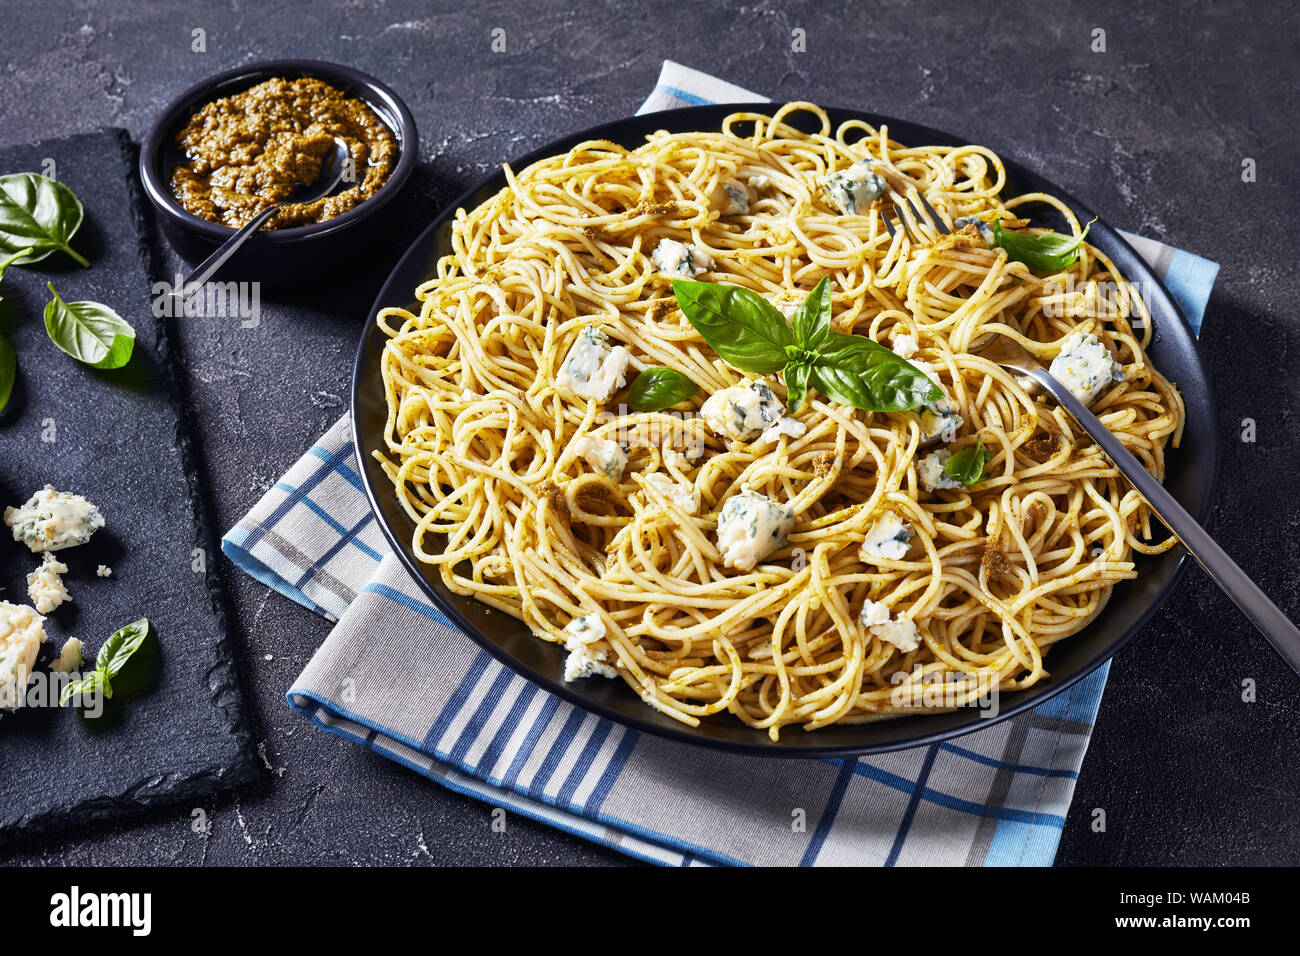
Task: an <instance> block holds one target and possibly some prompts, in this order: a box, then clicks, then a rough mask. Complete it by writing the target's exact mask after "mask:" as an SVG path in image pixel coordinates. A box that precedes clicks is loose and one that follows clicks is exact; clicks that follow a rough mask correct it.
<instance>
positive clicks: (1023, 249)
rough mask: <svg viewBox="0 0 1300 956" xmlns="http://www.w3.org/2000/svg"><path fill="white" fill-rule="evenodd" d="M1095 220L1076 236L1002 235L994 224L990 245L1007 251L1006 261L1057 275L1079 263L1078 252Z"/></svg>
mask: <svg viewBox="0 0 1300 956" xmlns="http://www.w3.org/2000/svg"><path fill="white" fill-rule="evenodd" d="M1096 221H1097V220H1096V219H1091V220H1089V221H1088V224H1087V225H1086V226H1084V227H1083V232H1081V233H1079V235H1077V236H1066V235H1062V234H1061V233H1059V232H1045V233H1043V234H1041V235H1038V236H1029V235H1025V234H1024V233H1019V232H1004V231H1003V229H1002V220H1001V219H994V220H993V245H995V246H997V247H998V248H1000V249H1005V250H1006V251H1007V258H1008V259H1014V260H1015V261H1016V262H1023V263H1024V264H1025V265H1027V266H1029V268H1031V269H1033V270H1034V271H1035V272H1059V271H1060V270H1062V269H1064V268H1065V267H1066V266H1068V265H1072V264H1074V263H1075V262H1077V261H1078V259H1079V250H1080V248H1081V247H1082V246H1083V240H1084V238H1085V237H1086V236H1087V235H1088V230H1089V229H1091V228H1092V224H1093V223H1094V222H1096Z"/></svg>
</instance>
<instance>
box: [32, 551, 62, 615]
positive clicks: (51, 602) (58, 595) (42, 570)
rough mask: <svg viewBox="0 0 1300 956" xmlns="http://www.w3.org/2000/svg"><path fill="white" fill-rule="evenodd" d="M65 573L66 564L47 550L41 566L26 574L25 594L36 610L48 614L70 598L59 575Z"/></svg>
mask: <svg viewBox="0 0 1300 956" xmlns="http://www.w3.org/2000/svg"><path fill="white" fill-rule="evenodd" d="M67 573H68V566H67V565H66V564H64V563H63V562H62V561H60V560H59V559H58V558H56V557H55V556H54V555H52V554H50V552H48V551H47V552H45V558H44V559H43V560H42V561H41V566H40V567H39V568H37V569H36V570H35V571H33V572H32V573H31V574H29V575H27V596H28V597H29V598H31V601H32V604H33V605H35V607H36V610H37V611H38V612H40V613H41V614H49V613H50V612H51V611H53V610H54V609H55V608H57V607H58V606H59V605H60V604H62V603H63V602H64V601H68V600H71V598H70V597H69V596H68V588H67V586H66V585H65V584H64V583H63V578H61V577H60V576H59V575H62V574H67Z"/></svg>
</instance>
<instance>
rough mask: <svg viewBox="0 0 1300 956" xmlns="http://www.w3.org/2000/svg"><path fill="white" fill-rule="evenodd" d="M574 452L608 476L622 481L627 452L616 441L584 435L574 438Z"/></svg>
mask: <svg viewBox="0 0 1300 956" xmlns="http://www.w3.org/2000/svg"><path fill="white" fill-rule="evenodd" d="M573 452H574V454H576V455H581V456H582V457H583V458H585V459H587V464H589V465H591V467H592V468H594V469H595V470H596V471H598V472H600V473H601V474H602V475H604V476H605V477H607V478H613V479H614V480H615V481H621V480H622V478H623V469H624V468H626V467H627V452H626V451H624V450H623V446H622V445H620V444H619V443H618V442H616V441H609V440H608V439H605V438H594V437H592V436H591V435H582V436H581V437H579V438H576V439H574V442H573Z"/></svg>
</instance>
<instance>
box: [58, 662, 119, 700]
mask: <svg viewBox="0 0 1300 956" xmlns="http://www.w3.org/2000/svg"><path fill="white" fill-rule="evenodd" d="M100 689H103V690H104V691H105V696H106V697H112V696H113V691H112V688H110V687H106V686H105V681H104V672H103V671H99V670H94V671H91V672H90V675H89V676H88V677H83V678H81V679H80V680H73V681H68V683H66V684H64V685H63V690H62V692H60V694H59V704H60V705H63V704H66V703H67V702H68V701H70V700H72V698H74V697H78V696H80V695H82V694H85V695H87V696H89V695H91V694H94V693H95V692H96V691H98V690H100Z"/></svg>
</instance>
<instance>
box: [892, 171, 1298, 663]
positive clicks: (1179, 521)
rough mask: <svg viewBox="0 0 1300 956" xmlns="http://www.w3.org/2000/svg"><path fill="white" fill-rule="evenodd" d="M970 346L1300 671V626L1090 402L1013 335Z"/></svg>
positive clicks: (932, 222) (936, 221)
mask: <svg viewBox="0 0 1300 956" xmlns="http://www.w3.org/2000/svg"><path fill="white" fill-rule="evenodd" d="M885 180H886V182H888V183H889V185H890V187H891V188H892V189H893V191H894V192H895V193H896V194H897V196H898V197H901V198H902V199H903V200H904V201H905V202H906V203H907V205H908V208H909V210H910V211H911V213H912V217H913V222H914V223H916V224H917V229H916V232H918V233H919V232H920V228H919V225H920V224H924V225H926V226H929V227H931V228H933V229H935V230H936V231H937V232H939V233H940V234H941V235H948V234H949V233H951V232H952V230H951V229H950V228H949V227H948V225H947V224H946V223H945V222H944V221H943V219H942V218H941V217H940V216H939V215H938V214H937V213H936V212H935V211H934V208H933V207H932V206H931V205H930V204H929V203H928V202H927V201H926V199H925V197H924V196H922V195H921V194H920V192H919V191H918V190H917V189H916V186H915V185H914V184H911V183H907V182H905V181H902V180H903V177H901V176H899V175H898V174H897V173H894V172H893V171H892V170H886V171H885ZM909 193H910V194H911V195H915V196H916V197H917V198H918V199H920V201H921V205H922V206H924V207H925V210H926V212H928V213H929V214H930V218H929V220H928V221H927V220H925V219H923V218H922V216H921V213H920V212H919V211H918V210H917V208H916V205H915V204H914V203H913V202H912V200H911V195H909ZM892 202H893V204H894V209H895V211H896V212H897V213H898V218H899V222H900V223H901V225H902V228H903V229H905V230H907V234H908V235H909V236H910V237H912V240H913V241H914V242H915V241H917V238H916V235H915V234H914V232H913V231H912V229H909V228H908V224H907V216H906V215H905V214H904V213H903V210H902V209H901V208H900V206H899V202H898V198H894V199H893V200H892ZM885 227H886V228H887V229H888V230H889V234H890V235H891V236H892V235H894V226H893V225H891V224H890V221H889V217H888V216H886V217H885ZM970 350H971V352H972V353H973V354H976V355H979V356H980V357H981V358H985V359H987V360H988V361H990V362H992V363H993V364H995V365H997V366H999V367H1001V368H1002V369H1003V370H1004V371H1006V372H1007V373H1008V374H1010V375H1011V376H1012V377H1013V378H1015V379H1016V380H1017V381H1018V382H1019V383H1020V384H1021V386H1023V387H1024V389H1025V391H1026V392H1028V393H1029V394H1030V395H1031V396H1034V395H1038V394H1040V393H1042V392H1047V393H1048V394H1049V395H1051V396H1052V397H1053V398H1055V399H1056V401H1057V402H1059V403H1060V404H1061V405H1063V406H1064V407H1065V410H1066V411H1067V412H1069V413H1070V415H1071V416H1072V417H1073V418H1074V420H1075V421H1076V422H1078V423H1079V426H1080V427H1081V428H1082V429H1083V430H1084V431H1085V432H1087V433H1088V436H1089V437H1090V438H1091V439H1092V440H1093V441H1095V442H1096V443H1097V444H1098V446H1100V448H1101V450H1102V451H1103V452H1104V453H1105V455H1106V457H1107V458H1109V459H1110V460H1111V462H1113V463H1114V465H1115V467H1116V468H1118V469H1119V470H1120V473H1121V474H1123V475H1124V477H1125V478H1127V479H1128V480H1129V483H1130V484H1131V485H1132V486H1133V487H1134V488H1136V489H1137V492H1138V494H1140V495H1141V496H1142V497H1143V498H1144V499H1146V503H1147V504H1148V505H1149V506H1150V507H1151V510H1152V511H1153V512H1155V514H1156V516H1157V517H1158V518H1159V519H1160V520H1161V521H1163V522H1164V524H1165V527H1167V528H1168V529H1169V530H1170V531H1171V532H1173V534H1174V536H1175V537H1176V538H1178V540H1179V541H1180V542H1182V545H1183V547H1185V548H1186V549H1187V551H1188V553H1189V554H1191V556H1192V557H1193V558H1195V559H1196V560H1197V561H1198V562H1199V563H1200V565H1201V567H1203V568H1205V570H1206V571H1207V572H1208V573H1209V575H1210V577H1211V578H1212V579H1213V580H1214V583H1215V584H1217V585H1218V586H1219V587H1220V589H1222V591H1223V593H1224V594H1226V595H1227V596H1228V597H1229V598H1230V599H1231V600H1232V603H1233V604H1235V605H1237V607H1238V608H1240V609H1241V611H1242V613H1243V614H1245V615H1246V617H1248V618H1249V619H1250V621H1251V623H1252V624H1254V625H1255V627H1257V628H1259V630H1260V632H1261V633H1262V634H1263V635H1264V637H1266V638H1267V639H1268V642H1269V643H1270V644H1272V645H1273V649H1274V650H1275V651H1277V652H1278V653H1279V654H1280V655H1282V659H1283V660H1285V661H1286V662H1287V663H1288V664H1290V665H1291V669H1292V670H1294V671H1296V673H1300V630H1297V629H1296V626H1295V625H1294V624H1292V623H1291V622H1290V621H1289V620H1288V619H1287V617H1286V615H1285V614H1283V613H1282V611H1281V610H1280V609H1279V608H1278V606H1277V605H1276V604H1274V603H1273V602H1272V601H1270V600H1269V599H1268V596H1267V595H1266V594H1265V593H1264V592H1263V591H1261V590H1260V589H1259V586H1258V585H1256V584H1255V582H1254V581H1252V580H1251V579H1250V578H1249V577H1248V576H1247V575H1246V572H1245V571H1243V570H1241V568H1240V567H1239V566H1238V565H1237V562H1235V561H1233V560H1232V558H1230V557H1229V556H1228V553H1227V552H1226V551H1224V550H1223V549H1222V548H1221V547H1219V545H1218V544H1217V543H1216V542H1215V540H1214V539H1213V538H1211V537H1210V535H1209V534H1208V533H1207V532H1206V530H1205V529H1204V528H1202V527H1201V526H1200V524H1199V523H1198V522H1197V521H1196V519H1195V518H1193V517H1192V516H1191V515H1190V514H1188V513H1187V510H1186V509H1185V508H1183V506H1182V505H1180V504H1179V503H1178V502H1177V500H1175V498H1174V496H1173V495H1171V494H1170V493H1169V492H1168V491H1166V490H1165V487H1164V485H1162V484H1160V482H1159V481H1157V480H1156V479H1155V477H1154V476H1153V475H1152V474H1151V472H1149V471H1147V470H1146V468H1144V467H1143V465H1142V463H1141V462H1140V461H1138V460H1137V458H1135V457H1134V456H1133V453H1132V452H1130V451H1129V450H1128V449H1127V448H1125V447H1124V445H1123V443H1121V442H1120V440H1119V439H1118V438H1116V437H1115V436H1114V435H1112V434H1111V433H1110V430H1109V429H1108V428H1106V426H1105V425H1103V424H1102V423H1101V421H1100V419H1098V418H1097V416H1096V415H1094V414H1093V413H1092V412H1091V411H1090V410H1089V409H1088V406H1086V405H1084V404H1083V402H1081V401H1079V399H1078V398H1076V397H1075V395H1074V393H1073V392H1071V391H1070V390H1069V389H1068V388H1066V387H1065V386H1064V385H1062V384H1061V383H1060V382H1058V381H1057V380H1056V379H1055V378H1053V377H1052V375H1051V373H1049V372H1048V371H1047V369H1045V368H1043V366H1042V365H1041V364H1039V361H1038V359H1036V358H1035V357H1034V356H1033V355H1032V354H1031V353H1030V352H1029V351H1028V350H1027V349H1025V348H1024V346H1022V345H1021V344H1020V343H1019V342H1016V341H1015V340H1014V339H1010V338H1007V337H1006V336H1004V335H998V334H997V333H991V334H989V335H986V336H984V337H983V338H982V339H980V340H979V341H977V342H975V343H973V344H972V345H971V349H970Z"/></svg>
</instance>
